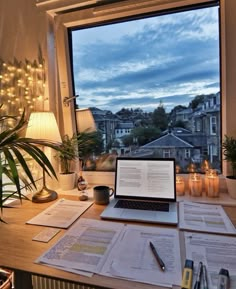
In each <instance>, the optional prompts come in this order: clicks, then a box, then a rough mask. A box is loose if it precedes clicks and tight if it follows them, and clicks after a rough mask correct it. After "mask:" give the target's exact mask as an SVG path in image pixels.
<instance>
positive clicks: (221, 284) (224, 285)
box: [217, 268, 229, 289]
mask: <svg viewBox="0 0 236 289" xmlns="http://www.w3.org/2000/svg"><path fill="white" fill-rule="evenodd" d="M217 289H229V271H228V270H227V269H224V268H221V269H220V272H219V278H218V283H217Z"/></svg>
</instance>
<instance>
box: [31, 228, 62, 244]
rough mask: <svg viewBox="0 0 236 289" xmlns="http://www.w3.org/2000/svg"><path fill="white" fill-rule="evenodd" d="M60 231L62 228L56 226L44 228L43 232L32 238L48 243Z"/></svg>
mask: <svg viewBox="0 0 236 289" xmlns="http://www.w3.org/2000/svg"><path fill="white" fill-rule="evenodd" d="M60 231H61V230H60V229H56V228H44V229H43V230H42V231H41V232H39V233H38V234H37V235H36V236H34V237H33V239H32V240H33V241H39V242H44V243H47V242H49V241H50V240H51V239H52V238H53V237H54V236H56V234H58V233H59V232H60Z"/></svg>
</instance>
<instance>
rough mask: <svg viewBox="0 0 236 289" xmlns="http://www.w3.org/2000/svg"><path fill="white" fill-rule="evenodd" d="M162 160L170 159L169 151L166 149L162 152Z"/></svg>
mask: <svg viewBox="0 0 236 289" xmlns="http://www.w3.org/2000/svg"><path fill="white" fill-rule="evenodd" d="M163 158H170V150H167V149H164V150H163Z"/></svg>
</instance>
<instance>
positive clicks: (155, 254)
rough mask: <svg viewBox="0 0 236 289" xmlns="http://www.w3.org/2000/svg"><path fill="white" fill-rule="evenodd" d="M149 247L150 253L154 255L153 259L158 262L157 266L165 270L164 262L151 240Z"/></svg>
mask: <svg viewBox="0 0 236 289" xmlns="http://www.w3.org/2000/svg"><path fill="white" fill-rule="evenodd" d="M149 245H150V248H151V250H152V253H153V255H154V257H155V259H156V260H157V263H158V264H159V266H160V267H161V269H162V270H163V271H165V263H164V262H163V261H162V259H161V257H160V256H159V255H158V253H157V250H156V248H155V247H154V245H153V243H152V242H149Z"/></svg>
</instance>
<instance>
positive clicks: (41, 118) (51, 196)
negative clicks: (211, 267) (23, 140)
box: [26, 111, 61, 203]
mask: <svg viewBox="0 0 236 289" xmlns="http://www.w3.org/2000/svg"><path fill="white" fill-rule="evenodd" d="M26 137H27V138H34V139H40V140H48V141H54V142H61V136H60V132H59V129H58V126H57V122H56V118H55V116H54V114H53V112H48V111H47V112H46V111H44V112H32V113H31V115H30V119H29V124H28V127H27V130H26ZM55 199H57V192H55V191H53V190H51V189H48V188H47V186H46V180H45V170H43V188H42V189H41V190H40V191H39V192H37V193H35V194H34V195H33V197H32V202H35V203H46V202H50V201H53V200H55Z"/></svg>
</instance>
